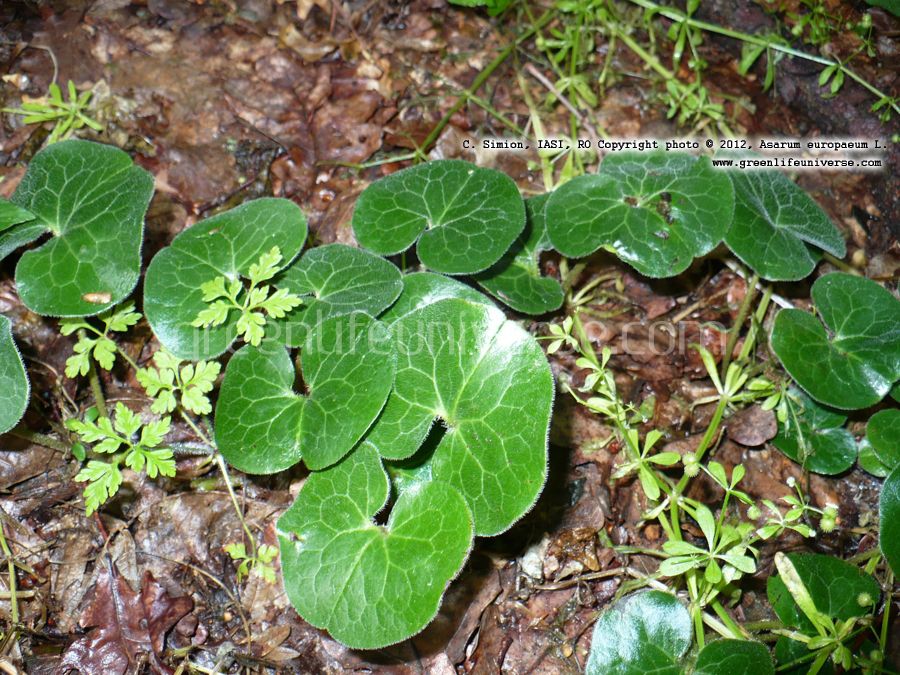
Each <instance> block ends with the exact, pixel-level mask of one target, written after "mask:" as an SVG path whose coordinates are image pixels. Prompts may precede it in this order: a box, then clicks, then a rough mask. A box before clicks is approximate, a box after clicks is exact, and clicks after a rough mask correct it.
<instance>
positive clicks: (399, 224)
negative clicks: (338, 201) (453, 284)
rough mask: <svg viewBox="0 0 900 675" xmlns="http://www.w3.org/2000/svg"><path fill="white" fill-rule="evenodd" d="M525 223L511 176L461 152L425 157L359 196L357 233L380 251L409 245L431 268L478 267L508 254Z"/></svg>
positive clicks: (459, 269) (466, 271)
mask: <svg viewBox="0 0 900 675" xmlns="http://www.w3.org/2000/svg"><path fill="white" fill-rule="evenodd" d="M524 229H525V203H524V202H523V201H522V196H521V195H520V194H519V189H518V188H517V187H516V184H515V183H514V182H513V181H512V179H511V178H509V176H507V175H506V174H504V173H501V172H500V171H496V170H494V169H483V168H480V167H477V166H475V165H474V164H470V163H469V162H463V161H460V160H456V159H443V160H438V161H434V162H427V163H426V164H419V165H418V166H414V167H411V168H409V169H404V170H402V171H398V172H397V173H394V174H391V175H390V176H387V177H386V178H382V179H381V180H379V181H377V182H375V183H372V185H370V186H369V187H367V188H366V189H365V190H364V191H363V193H362V194H361V195H360V196H359V200H358V201H357V202H356V209H355V210H354V212H353V232H354V233H355V234H356V239H357V241H359V243H360V244H361V245H362V246H364V247H366V248H367V249H369V250H371V251H375V252H376V253H379V254H381V255H392V254H394V253H400V252H402V251H405V250H406V249H408V248H409V247H410V246H412V244H413V243H414V242H416V241H418V243H417V244H416V253H417V255H418V256H419V260H421V261H422V264H423V265H425V266H426V267H428V268H430V269H433V270H435V271H437V272H444V273H445V274H473V273H475V272H481V271H482V270H485V269H487V268H488V267H490V266H491V265H493V264H494V263H495V262H497V261H498V260H499V259H500V257H501V256H502V255H503V254H504V253H506V252H507V251H508V250H509V248H510V246H512V243H513V242H514V241H515V240H516V237H518V236H519V234H520V233H521V232H522V230H524Z"/></svg>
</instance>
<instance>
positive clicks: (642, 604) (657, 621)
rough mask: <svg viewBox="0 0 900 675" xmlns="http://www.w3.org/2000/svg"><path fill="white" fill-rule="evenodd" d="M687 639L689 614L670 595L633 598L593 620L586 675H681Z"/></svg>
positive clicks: (648, 594)
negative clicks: (652, 674)
mask: <svg viewBox="0 0 900 675" xmlns="http://www.w3.org/2000/svg"><path fill="white" fill-rule="evenodd" d="M691 634H692V630H691V615H690V614H689V613H688V611H687V608H686V607H685V606H684V605H683V604H681V602H680V601H679V600H678V598H676V597H675V596H674V595H672V594H671V593H663V592H662V591H643V592H639V593H634V594H632V595H629V596H627V597H625V598H623V599H622V600H619V601H618V602H617V603H616V604H614V605H613V606H612V607H609V608H608V609H606V610H605V611H604V612H603V614H601V615H600V618H599V619H597V623H596V625H595V626H594V635H593V638H592V639H591V652H590V655H589V656H588V661H587V666H586V667H585V673H586V675H645V674H646V673H654V675H681V672H682V668H681V659H682V657H683V656H684V655H685V653H686V652H687V650H688V648H689V647H690V646H691Z"/></svg>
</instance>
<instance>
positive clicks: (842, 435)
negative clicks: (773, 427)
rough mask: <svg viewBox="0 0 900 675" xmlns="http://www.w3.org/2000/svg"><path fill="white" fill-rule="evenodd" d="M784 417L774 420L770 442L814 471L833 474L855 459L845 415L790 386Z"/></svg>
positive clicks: (855, 449) (855, 446)
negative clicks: (773, 430) (776, 421)
mask: <svg viewBox="0 0 900 675" xmlns="http://www.w3.org/2000/svg"><path fill="white" fill-rule="evenodd" d="M786 395H787V396H788V397H790V398H789V400H788V401H787V403H788V414H787V419H785V421H784V422H779V423H778V434H777V435H776V436H775V438H773V439H772V445H774V446H775V447H776V448H778V449H779V450H781V452H783V453H784V454H785V455H787V456H788V457H790V458H791V459H792V460H794V461H795V462H799V463H800V464H803V466H804V467H806V468H807V469H809V470H810V471H813V472H814V473H821V474H825V475H826V476H833V475H836V474H839V473H843V472H844V471H846V470H847V469H849V468H850V467H851V466H853V463H854V462H855V461H856V457H857V452H858V450H857V445H856V439H855V438H853V434H851V433H850V432H849V431H848V430H847V429H845V428H844V423H845V422H846V421H847V417H846V416H845V415H841V414H840V413H836V412H834V411H831V410H828V409H827V408H823V407H822V406H820V405H819V404H817V403H816V402H815V401H813V400H812V399H811V398H809V397H808V396H807V395H806V394H804V393H803V392H802V391H800V390H799V389H795V388H791V389H790V390H789V391H788V392H787V394H786Z"/></svg>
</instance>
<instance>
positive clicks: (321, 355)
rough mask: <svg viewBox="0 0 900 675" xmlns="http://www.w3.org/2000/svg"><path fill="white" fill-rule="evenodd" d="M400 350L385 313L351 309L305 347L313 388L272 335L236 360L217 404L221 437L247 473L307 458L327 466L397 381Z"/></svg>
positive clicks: (312, 464) (225, 450)
mask: <svg viewBox="0 0 900 675" xmlns="http://www.w3.org/2000/svg"><path fill="white" fill-rule="evenodd" d="M395 364H396V356H395V354H394V349H393V347H392V345H391V335H390V333H389V331H388V329H387V327H386V326H385V325H384V324H382V323H381V322H380V321H377V320H376V319H373V318H372V317H370V316H368V315H366V314H362V313H356V314H345V315H343V316H337V317H332V318H330V319H326V320H325V321H323V322H322V323H320V324H319V325H318V326H317V327H316V330H315V331H314V332H312V333H309V334H308V336H307V339H306V341H305V343H304V345H303V347H302V348H301V352H300V365H299V369H300V371H301V374H302V377H303V383H304V384H305V386H306V394H301V393H298V392H297V391H296V390H295V384H294V383H295V380H296V379H297V376H296V373H295V368H294V364H293V363H292V362H291V358H290V355H289V354H288V352H287V350H286V349H285V348H284V347H283V346H281V345H280V344H277V343H275V342H273V341H265V342H263V343H262V344H261V345H260V346H259V347H253V346H252V345H248V346H246V347H243V348H242V349H240V350H238V352H237V353H236V354H235V355H234V357H233V358H232V359H231V361H229V363H228V367H227V368H226V370H225V379H224V381H223V382H222V388H221V389H220V391H219V400H218V403H217V405H216V443H217V445H218V447H219V450H220V451H221V452H222V455H223V456H224V457H225V459H226V460H228V463H229V464H231V465H232V466H234V467H235V468H237V469H240V470H241V471H245V472H247V473H256V474H259V473H274V472H276V471H281V470H282V469H286V468H288V467H290V466H293V465H294V464H296V463H297V462H299V461H300V459H301V458H302V459H303V460H304V462H306V465H307V466H308V467H309V468H310V469H322V468H325V467H326V466H330V465H332V464H334V463H335V462H337V461H338V460H339V459H341V457H343V456H344V455H346V454H347V453H348V452H350V450H351V449H352V448H353V446H354V445H356V443H358V442H359V440H360V439H361V438H362V437H363V435H364V434H365V433H366V430H367V429H368V428H369V427H370V426H371V424H372V422H373V421H374V420H375V418H376V417H377V416H378V413H379V412H380V411H381V409H382V407H383V406H384V403H385V400H387V397H388V393H389V392H390V391H391V386H392V385H393V382H394V368H395Z"/></svg>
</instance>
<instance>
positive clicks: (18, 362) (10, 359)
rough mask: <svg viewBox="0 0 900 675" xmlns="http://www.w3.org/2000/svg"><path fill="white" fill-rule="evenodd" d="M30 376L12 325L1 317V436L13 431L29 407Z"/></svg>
mask: <svg viewBox="0 0 900 675" xmlns="http://www.w3.org/2000/svg"><path fill="white" fill-rule="evenodd" d="M28 394H29V386H28V375H27V374H26V373H25V365H24V364H23V363H22V357H21V356H20V355H19V350H18V349H16V343H15V341H14V340H13V336H12V324H11V323H10V320H9V319H7V318H6V317H5V316H3V315H0V434H3V433H6V432H7V431H9V430H10V429H12V428H13V427H14V426H16V424H18V423H19V420H20V419H22V415H24V414H25V409H26V408H27V407H28Z"/></svg>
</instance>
